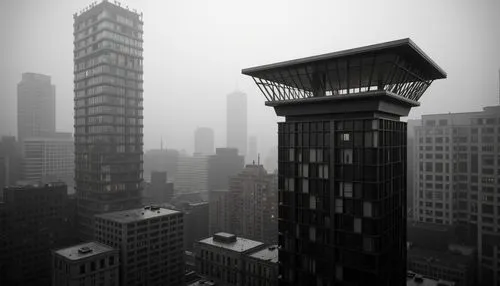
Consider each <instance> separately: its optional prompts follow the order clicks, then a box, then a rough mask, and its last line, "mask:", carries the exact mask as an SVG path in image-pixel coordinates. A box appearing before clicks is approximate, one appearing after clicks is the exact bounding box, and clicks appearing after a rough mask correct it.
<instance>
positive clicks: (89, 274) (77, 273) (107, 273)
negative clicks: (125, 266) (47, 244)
mask: <svg viewBox="0 0 500 286" xmlns="http://www.w3.org/2000/svg"><path fill="white" fill-rule="evenodd" d="M119 258H120V257H119V253H118V250H117V249H113V248H111V247H109V246H107V245H104V244H101V243H98V242H95V241H92V242H86V243H82V244H78V245H74V246H70V247H67V248H63V249H59V250H57V251H54V252H53V253H52V285H53V286H77V285H103V286H118V285H120V283H119V280H118V279H119V268H118V266H119V264H120V260H119Z"/></svg>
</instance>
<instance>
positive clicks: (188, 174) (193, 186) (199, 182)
mask: <svg viewBox="0 0 500 286" xmlns="http://www.w3.org/2000/svg"><path fill="white" fill-rule="evenodd" d="M207 188H208V157H206V156H203V155H198V154H194V155H193V156H180V157H179V161H178V163H177V175H176V177H175V181H174V189H175V191H174V192H175V193H176V192H179V193H189V192H194V191H201V190H207Z"/></svg>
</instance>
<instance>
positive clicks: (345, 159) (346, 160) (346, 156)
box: [340, 149, 353, 164]
mask: <svg viewBox="0 0 500 286" xmlns="http://www.w3.org/2000/svg"><path fill="white" fill-rule="evenodd" d="M340 152H341V158H342V164H352V161H353V158H352V149H342V150H341V151H340Z"/></svg>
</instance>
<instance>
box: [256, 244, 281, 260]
mask: <svg viewBox="0 0 500 286" xmlns="http://www.w3.org/2000/svg"><path fill="white" fill-rule="evenodd" d="M249 256H250V257H252V258H255V259H259V260H264V261H269V262H273V263H278V246H277V245H272V246H269V247H267V248H264V249H262V250H259V251H257V252H254V253H252V254H250V255H249Z"/></svg>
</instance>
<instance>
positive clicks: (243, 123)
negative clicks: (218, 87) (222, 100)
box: [226, 91, 247, 156]
mask: <svg viewBox="0 0 500 286" xmlns="http://www.w3.org/2000/svg"><path fill="white" fill-rule="evenodd" d="M226 107H227V114H226V115H227V117H226V124H227V130H226V131H227V132H226V136H227V144H226V147H228V148H236V149H238V154H240V155H242V156H246V155H247V95H246V94H244V93H243V92H240V91H235V92H233V93H230V94H228V95H227V105H226Z"/></svg>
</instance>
